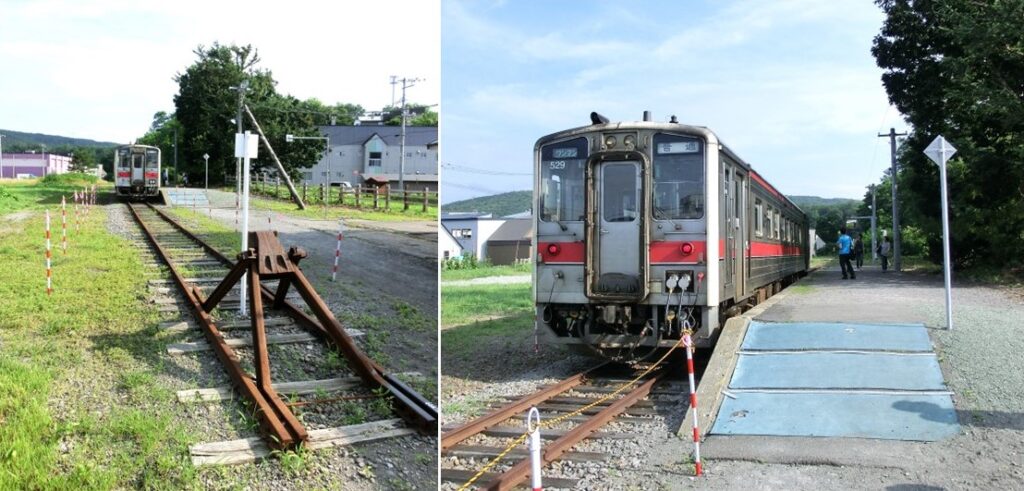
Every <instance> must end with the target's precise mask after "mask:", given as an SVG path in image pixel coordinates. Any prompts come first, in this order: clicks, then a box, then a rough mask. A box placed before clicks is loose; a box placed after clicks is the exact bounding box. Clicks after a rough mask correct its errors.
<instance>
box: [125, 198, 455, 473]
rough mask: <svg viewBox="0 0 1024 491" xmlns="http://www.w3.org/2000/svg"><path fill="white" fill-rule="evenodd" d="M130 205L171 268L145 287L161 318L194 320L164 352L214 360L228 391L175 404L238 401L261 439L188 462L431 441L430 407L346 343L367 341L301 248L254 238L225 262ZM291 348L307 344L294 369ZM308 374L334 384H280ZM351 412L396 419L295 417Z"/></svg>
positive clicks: (150, 211)
mask: <svg viewBox="0 0 1024 491" xmlns="http://www.w3.org/2000/svg"><path fill="white" fill-rule="evenodd" d="M128 208H129V211H130V213H131V215H132V216H133V218H134V219H135V221H136V223H137V224H138V226H139V233H138V235H137V238H138V239H139V240H140V244H139V245H140V248H142V249H143V250H144V251H146V252H148V253H151V254H152V255H151V256H150V257H152V262H151V264H152V265H156V266H159V267H160V268H161V269H162V270H164V271H165V272H166V276H167V278H164V279H157V280H151V281H150V287H151V289H152V291H153V292H154V293H155V294H156V296H157V298H155V299H154V302H155V303H157V304H158V308H159V309H160V310H161V311H162V312H166V313H168V314H172V315H173V314H176V313H179V314H182V316H183V318H187V317H189V316H190V317H191V319H190V320H182V318H179V319H176V320H172V321H170V322H167V323H164V324H162V326H161V327H163V328H164V329H166V330H170V331H175V332H179V333H182V334H183V335H185V336H186V337H191V338H193V339H192V340H189V341H186V342H182V343H174V344H171V345H169V346H168V354H169V355H171V356H184V355H190V354H192V353H197V354H199V356H208V355H206V354H205V353H212V354H214V355H215V356H216V358H217V360H218V361H219V362H220V365H221V367H222V368H223V370H224V372H225V373H226V375H227V376H228V379H229V380H230V383H231V387H223V386H221V387H211V388H201V389H196V390H186V391H181V392H179V393H178V399H179V400H181V401H183V402H193V403H198V402H211V401H220V400H224V399H229V398H231V397H232V396H233V395H234V394H237V395H240V396H241V399H242V400H243V401H244V404H245V405H246V406H247V407H249V408H251V409H252V411H251V412H252V415H253V418H254V419H255V420H256V421H257V422H258V425H259V428H260V438H249V439H243V440H233V441H227V442H217V443H212V444H200V445H196V446H193V447H192V460H193V462H194V463H196V464H197V465H205V464H225V463H239V462H245V461H251V460H255V459H258V458H261V457H265V456H267V455H270V454H271V452H272V451H273V450H277V449H293V448H296V447H298V446H299V445H303V446H304V447H305V448H312V449H315V448H321V447H328V446H333V445H341V444H350V443H354V442H358V441H368V440H377V439H382V438H388V437H393V436H400V435H405V434H410V433H415V432H417V431H418V432H422V433H423V434H426V435H435V434H436V431H437V410H436V407H435V406H434V405H433V404H432V403H431V402H430V401H428V400H427V399H426V398H424V397H423V396H421V395H420V394H418V393H417V392H416V391H415V390H413V389H412V388H410V387H409V386H408V385H406V384H405V383H404V382H403V381H401V380H400V379H399V378H398V377H396V376H395V374H392V373H389V372H387V371H385V370H384V368H383V367H381V366H380V365H378V364H377V363H376V362H374V361H373V360H371V359H369V358H368V357H367V356H366V355H365V354H364V353H363V352H362V351H361V350H360V348H359V347H358V345H357V344H356V343H355V342H354V340H353V338H357V337H359V336H361V335H362V333H360V332H358V331H354V330H346V329H344V328H343V327H342V326H341V324H340V323H339V322H338V320H337V319H336V318H335V317H334V315H333V313H331V311H330V309H329V308H328V307H327V305H326V304H325V303H324V302H323V300H322V299H321V298H320V297H319V295H318V294H317V293H316V292H315V290H314V289H313V287H312V285H310V284H309V282H308V280H307V279H306V278H305V276H304V275H303V274H302V272H301V270H300V269H299V267H298V263H299V261H300V260H301V259H302V258H304V257H305V253H304V251H302V250H301V249H298V248H292V249H291V250H289V251H288V252H287V253H286V252H284V250H283V248H282V247H281V245H280V243H279V242H278V241H277V238H276V235H275V234H273V233H271V232H268V231H260V232H253V233H252V234H251V235H250V244H251V245H252V246H253V247H252V248H251V249H250V251H247V252H246V253H244V254H239V257H238V259H237V260H235V261H232V260H231V259H229V258H228V257H226V256H225V255H224V254H222V253H221V252H220V251H218V250H217V249H216V248H214V247H213V246H211V245H210V244H208V243H207V242H205V241H203V240H202V239H201V238H200V237H198V236H197V235H195V234H194V233H192V232H191V231H189V230H188V229H187V228H186V227H185V226H184V225H182V224H181V223H180V222H179V221H177V220H176V219H174V218H173V217H171V216H170V215H168V214H166V213H165V212H164V211H162V210H160V209H159V208H157V207H154V206H152V205H140V204H128ZM243 274H244V275H246V277H245V280H244V281H245V282H246V283H248V284H247V286H248V288H249V291H250V292H253V291H257V292H259V294H258V295H250V296H249V298H248V299H247V306H248V309H249V316H248V317H247V318H241V317H239V315H238V311H239V307H240V288H241V286H242V283H243V282H242V278H243ZM303 307H305V309H304V308H303ZM306 309H308V310H309V311H311V312H312V315H310V314H308V313H307V310H306ZM200 336H201V338H200ZM288 346H303V347H304V349H297V351H299V352H300V353H301V355H302V364H303V366H302V367H301V369H298V370H296V369H295V368H294V365H295V364H296V361H295V360H284V359H282V357H283V356H285V355H286V348H285V347H288ZM311 354H312V356H311ZM310 359H312V361H310ZM325 360H327V361H328V363H324V361H325ZM331 360H333V362H330V361H331ZM278 362H282V363H280V365H282V366H281V367H278V366H277V365H278V364H279V363H278ZM303 373H312V374H314V375H329V377H326V378H321V379H313V380H290V381H281V380H278V378H282V377H294V376H295V375H301V374H303ZM356 404H363V405H364V406H365V407H366V408H369V409H364V410H359V411H361V414H364V415H365V414H379V413H381V412H387V413H396V414H389V415H390V416H392V417H391V418H390V419H382V420H377V421H372V422H369V423H363V422H360V423H356V424H350V425H347V426H341V427H330V426H327V424H326V423H327V422H326V421H320V420H318V419H317V418H315V417H313V418H308V419H312V420H314V421H313V422H312V424H311V426H310V427H309V428H307V424H304V423H307V421H306V419H307V418H300V417H299V416H298V415H297V414H298V413H299V412H300V411H302V410H304V409H305V408H307V407H309V406H328V407H330V406H334V407H337V406H339V405H344V406H345V407H346V408H351V407H353V405H356ZM382 408H383V409H382ZM371 409H372V410H371ZM307 415H308V414H307ZM393 416H398V417H397V418H395V417H393Z"/></svg>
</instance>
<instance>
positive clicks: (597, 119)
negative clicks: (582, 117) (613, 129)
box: [590, 112, 611, 124]
mask: <svg viewBox="0 0 1024 491" xmlns="http://www.w3.org/2000/svg"><path fill="white" fill-rule="evenodd" d="M609 121H611V120H610V119H608V118H606V117H604V116H601V115H600V114H597V112H592V113H590V123H591V124H608V122H609Z"/></svg>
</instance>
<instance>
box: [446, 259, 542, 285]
mask: <svg viewBox="0 0 1024 491" xmlns="http://www.w3.org/2000/svg"><path fill="white" fill-rule="evenodd" d="M531 271H533V265H532V264H529V263H520V264H515V265H511V266H480V267H476V268H472V269H443V270H441V280H442V281H456V280H471V279H473V278H484V277H487V276H522V275H528V274H530V272H531Z"/></svg>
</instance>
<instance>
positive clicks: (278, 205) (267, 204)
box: [224, 186, 437, 222]
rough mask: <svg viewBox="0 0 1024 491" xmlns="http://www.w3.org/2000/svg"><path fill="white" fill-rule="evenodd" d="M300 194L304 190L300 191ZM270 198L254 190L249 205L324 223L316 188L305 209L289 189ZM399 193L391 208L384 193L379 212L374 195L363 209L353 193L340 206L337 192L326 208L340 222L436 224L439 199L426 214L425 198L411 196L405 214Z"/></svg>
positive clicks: (364, 199)
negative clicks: (299, 205) (347, 219)
mask: <svg viewBox="0 0 1024 491" xmlns="http://www.w3.org/2000/svg"><path fill="white" fill-rule="evenodd" d="M298 189H299V193H301V192H302V191H301V186H300V187H299V188H298ZM224 191H228V192H234V188H231V189H227V188H225V189H224ZM267 193H268V194H267V195H265V196H260V195H257V192H256V188H255V187H254V188H253V193H252V195H251V196H250V205H251V206H253V207H255V208H259V209H265V210H273V211H276V212H279V213H285V214H288V215H292V216H297V217H302V218H310V219H324V217H325V213H324V205H323V203H322V202H321V201H320V195H319V190H317V191H316V192H314V191H313V188H310V189H309V192H308V193H307V194H306V197H307V200H306V209H305V210H299V209H298V207H297V206H296V205H295V203H294V202H292V201H291V196H290V195H289V194H288V188H287V187H286V186H281V188H280V189H279V191H278V195H277V197H276V198H275V197H274V196H273V190H272V189H271V188H270V187H268V188H267ZM395 196H397V193H396V194H395V195H393V196H392V199H391V202H390V206H388V207H385V200H384V194H383V193H382V194H381V195H380V197H379V198H378V201H377V206H378V208H377V209H374V208H373V195H367V194H364V195H363V196H362V197H361V198H360V202H359V204H360V206H358V207H357V206H356V202H355V196H354V195H352V194H351V193H347V194H346V195H345V201H344V203H343V204H339V203H338V197H337V189H335V190H334V192H333V193H332V194H331V199H330V200H329V201H330V202H331V204H330V205H329V206H327V207H326V209H327V212H326V217H327V219H330V220H337V219H339V218H354V219H360V220H374V221H388V222H390V221H398V222H401V221H409V220H426V221H433V220H437V202H436V201H437V198H436V197H435V198H431V201H430V202H429V203H428V204H427V211H426V212H424V211H423V199H422V197H421V198H419V199H418V200H413V199H412V196H421V195H410V201H409V209H408V210H405V209H404V205H403V204H402V200H401V199H399V198H396V197H395Z"/></svg>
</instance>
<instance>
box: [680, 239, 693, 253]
mask: <svg viewBox="0 0 1024 491" xmlns="http://www.w3.org/2000/svg"><path fill="white" fill-rule="evenodd" d="M679 252H682V253H683V255H684V256H689V255H690V254H693V244H691V243H689V242H683V245H681V246H679Z"/></svg>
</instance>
